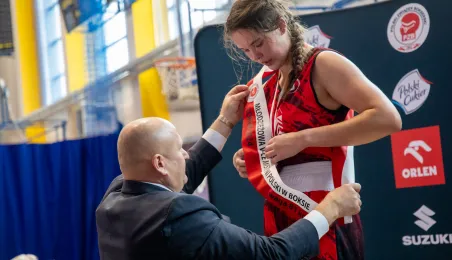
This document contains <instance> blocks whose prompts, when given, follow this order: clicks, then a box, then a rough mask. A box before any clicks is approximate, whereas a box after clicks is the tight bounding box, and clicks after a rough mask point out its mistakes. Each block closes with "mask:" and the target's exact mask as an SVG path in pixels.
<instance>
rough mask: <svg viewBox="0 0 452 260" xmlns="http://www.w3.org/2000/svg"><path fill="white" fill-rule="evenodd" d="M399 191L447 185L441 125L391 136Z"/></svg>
mask: <svg viewBox="0 0 452 260" xmlns="http://www.w3.org/2000/svg"><path fill="white" fill-rule="evenodd" d="M391 145H392V158H393V162H394V176H395V183H396V187H397V188H409V187H420V186H431V185H441V184H445V182H446V181H445V177H444V167H443V156H442V151H441V137H440V132H439V126H432V127H425V128H417V129H410V130H405V131H400V132H397V133H394V134H392V135H391Z"/></svg>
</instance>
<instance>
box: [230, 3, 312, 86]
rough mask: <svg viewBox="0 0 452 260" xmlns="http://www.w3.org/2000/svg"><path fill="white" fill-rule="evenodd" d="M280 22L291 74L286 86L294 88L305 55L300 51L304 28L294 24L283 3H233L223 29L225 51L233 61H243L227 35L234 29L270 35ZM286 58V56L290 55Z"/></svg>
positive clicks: (307, 54)
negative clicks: (285, 35)
mask: <svg viewBox="0 0 452 260" xmlns="http://www.w3.org/2000/svg"><path fill="white" fill-rule="evenodd" d="M280 19H282V20H284V21H285V22H286V24H287V29H288V33H289V36H290V41H291V49H290V54H291V56H292V72H291V73H290V75H289V85H288V86H291V85H293V84H294V82H295V80H296V78H297V77H296V75H299V73H300V72H301V70H302V69H303V65H304V64H305V62H306V61H307V59H308V57H309V53H308V52H307V51H306V50H305V49H304V48H303V46H304V44H305V41H304V38H303V35H304V32H305V27H303V26H302V25H301V24H300V23H298V21H297V19H296V17H295V16H294V15H293V14H292V13H291V12H290V10H289V8H288V3H287V1H284V0H236V1H235V3H234V4H233V5H232V8H231V11H230V14H229V16H228V18H227V20H226V24H225V29H224V42H225V47H226V48H227V50H229V56H230V57H231V58H232V59H233V60H234V61H239V60H247V59H246V57H245V56H244V55H243V53H242V52H241V51H240V50H238V49H237V48H236V47H235V45H234V44H233V42H232V40H231V34H232V33H233V32H234V31H236V30H238V29H252V30H255V31H256V32H259V33H266V32H271V31H274V30H276V29H278V28H279V21H280ZM290 54H289V55H290Z"/></svg>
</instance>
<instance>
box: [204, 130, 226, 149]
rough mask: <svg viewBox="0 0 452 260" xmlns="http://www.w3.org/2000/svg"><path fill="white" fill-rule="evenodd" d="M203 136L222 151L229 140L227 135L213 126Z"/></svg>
mask: <svg viewBox="0 0 452 260" xmlns="http://www.w3.org/2000/svg"><path fill="white" fill-rule="evenodd" d="M202 138H204V139H205V140H206V141H207V142H209V143H210V144H211V145H212V146H213V147H215V148H216V149H217V150H218V152H221V150H223V147H224V144H225V143H226V140H227V139H226V137H224V136H223V135H222V134H220V133H218V132H217V131H215V130H213V129H211V128H209V129H207V131H206V132H205V133H204V135H203V136H202Z"/></svg>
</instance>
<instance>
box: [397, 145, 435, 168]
mask: <svg viewBox="0 0 452 260" xmlns="http://www.w3.org/2000/svg"><path fill="white" fill-rule="evenodd" d="M419 148H422V150H424V151H426V152H430V151H432V148H431V147H430V146H428V144H426V143H425V142H424V141H422V140H417V141H411V142H410V143H409V144H408V147H407V148H405V151H404V153H403V154H404V155H405V156H407V155H408V154H409V155H411V156H413V157H414V158H415V159H416V160H417V161H418V162H419V163H421V164H423V163H424V157H422V155H421V154H420V153H418V151H419Z"/></svg>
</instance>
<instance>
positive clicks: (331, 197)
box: [315, 183, 362, 225]
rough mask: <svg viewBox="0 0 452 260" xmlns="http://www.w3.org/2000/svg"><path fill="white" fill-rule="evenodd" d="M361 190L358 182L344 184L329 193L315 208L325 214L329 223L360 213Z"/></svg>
mask: <svg viewBox="0 0 452 260" xmlns="http://www.w3.org/2000/svg"><path fill="white" fill-rule="evenodd" d="M360 190H361V185H360V184H358V183H352V184H344V185H342V186H341V187H339V188H337V189H334V190H333V191H331V192H330V193H328V195H326V197H325V199H323V201H322V202H321V203H320V204H319V205H317V207H316V208H315V210H317V211H319V212H320V213H322V215H323V216H325V218H326V219H327V220H328V224H329V225H331V224H332V223H333V222H334V221H335V220H336V219H338V218H342V217H344V216H352V215H355V214H358V213H359V212H360V211H361V205H362V202H361V198H360V196H359V191H360Z"/></svg>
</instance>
